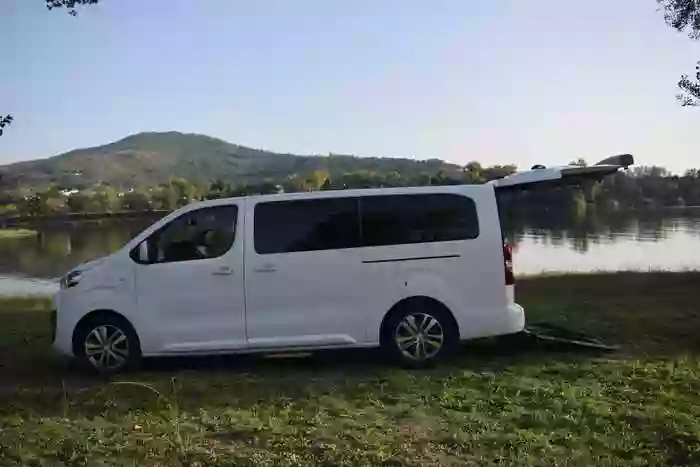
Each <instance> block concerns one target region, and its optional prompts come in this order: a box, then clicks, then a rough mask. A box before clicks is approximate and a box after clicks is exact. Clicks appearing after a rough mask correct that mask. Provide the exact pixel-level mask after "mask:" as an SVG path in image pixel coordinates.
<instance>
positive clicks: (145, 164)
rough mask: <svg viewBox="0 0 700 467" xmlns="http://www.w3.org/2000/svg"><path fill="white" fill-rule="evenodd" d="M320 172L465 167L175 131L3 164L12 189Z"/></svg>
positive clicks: (254, 178) (431, 170)
mask: <svg viewBox="0 0 700 467" xmlns="http://www.w3.org/2000/svg"><path fill="white" fill-rule="evenodd" d="M314 170H327V171H329V172H330V174H331V176H333V175H340V174H343V173H348V172H357V171H372V172H376V173H378V174H386V173H389V172H392V171H396V172H399V173H401V174H402V175H404V176H407V175H418V174H422V173H428V174H435V173H437V172H438V171H440V170H443V171H445V172H453V171H457V170H460V167H459V166H457V165H454V164H448V163H446V162H444V161H441V160H438V159H430V160H422V161H420V160H415V159H396V158H377V157H356V156H347V155H333V156H332V157H327V156H299V155H294V154H280V153H274V152H270V151H265V150H261V149H252V148H248V147H245V146H239V145H236V144H232V143H229V142H226V141H223V140H220V139H217V138H212V137H209V136H205V135H199V134H185V133H180V132H175V131H172V132H166V133H155V132H148V133H138V134H134V135H131V136H127V137H126V138H123V139H121V140H119V141H116V142H113V143H109V144H105V145H103V146H97V147H92V148H85V149H76V150H73V151H70V152H67V153H64V154H60V155H58V156H54V157H49V158H48V159H40V160H33V161H26V162H17V163H14V164H10V165H5V166H0V174H2V178H3V185H5V186H6V187H8V186H9V187H18V186H46V185H48V184H57V185H59V186H61V187H63V188H82V187H86V186H90V185H93V184H95V183H99V182H103V183H109V184H111V185H114V186H121V187H131V186H144V185H154V184H158V183H163V182H166V181H167V180H168V179H169V178H170V177H183V178H186V179H189V180H192V181H197V182H205V181H211V180H214V179H217V178H218V179H221V180H223V181H226V182H230V183H257V182H261V181H263V180H266V179H270V180H273V181H279V180H283V179H284V178H285V177H287V176H290V175H293V174H307V173H311V172H313V171H314Z"/></svg>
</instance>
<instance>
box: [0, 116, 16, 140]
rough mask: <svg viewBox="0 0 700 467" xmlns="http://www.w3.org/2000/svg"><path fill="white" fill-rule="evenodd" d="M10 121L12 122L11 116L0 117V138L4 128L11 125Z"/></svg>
mask: <svg viewBox="0 0 700 467" xmlns="http://www.w3.org/2000/svg"><path fill="white" fill-rule="evenodd" d="M12 120H14V117H13V116H12V115H5V116H4V117H3V116H0V136H2V133H3V130H4V129H5V127H6V126H8V125H9V124H10V123H12Z"/></svg>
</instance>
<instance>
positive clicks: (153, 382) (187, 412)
mask: <svg viewBox="0 0 700 467" xmlns="http://www.w3.org/2000/svg"><path fill="white" fill-rule="evenodd" d="M698 279H699V277H698V274H697V273H668V274H663V273H659V274H656V273H647V274H637V273H617V274H601V275H569V276H557V277H543V278H530V279H526V280H522V281H521V282H520V283H519V286H518V289H517V294H518V296H517V299H518V301H519V302H520V303H522V304H523V305H524V306H525V309H526V310H527V313H528V319H531V320H542V319H546V320H549V321H552V322H555V323H557V324H561V325H564V326H566V327H567V328H569V329H580V330H583V331H587V332H589V333H592V334H594V335H596V336H599V337H601V338H602V339H604V340H605V341H606V342H610V343H615V344H619V345H621V346H622V351H621V352H620V353H618V354H612V355H607V358H599V356H598V355H595V354H589V353H585V352H581V351H575V350H569V351H566V350H562V349H556V348H546V347H545V348H541V349H538V348H536V347H534V346H529V345H526V344H523V343H520V344H519V343H518V341H517V340H513V339H499V340H487V341H477V342H471V343H469V344H468V345H467V346H466V348H465V349H464V350H463V352H462V354H461V355H460V356H459V357H458V358H457V359H456V360H455V361H454V362H452V363H449V364H444V365H441V366H439V367H437V368H432V369H427V370H424V371H409V370H405V369H398V368H394V367H391V366H389V365H387V364H385V363H384V362H382V361H381V359H379V358H376V356H377V355H376V354H375V353H374V352H353V353H349V354H347V355H346V354H343V353H332V352H329V353H325V354H320V355H318V356H316V357H314V358H301V359H300V358H296V359H290V358H287V359H260V358H256V359H237V358H227V359H223V358H222V359H219V358H211V359H196V360H195V359H188V360H184V361H180V360H168V361H155V362H146V364H145V368H144V369H143V370H142V371H141V372H139V373H137V374H131V375H122V376H120V377H118V378H117V379H116V381H111V382H105V381H101V380H99V379H87V378H85V377H83V376H81V375H79V374H77V373H76V372H73V371H71V370H70V369H69V368H68V367H67V365H66V364H65V363H64V362H63V361H62V360H61V359H58V358H55V357H54V356H53V355H52V352H51V349H50V330H49V319H48V311H49V309H50V302H49V301H48V300H42V299H26V298H25V299H19V298H17V299H0V350H2V352H0V456H2V459H3V462H2V464H3V465H7V466H15V465H16V466H24V465H74V466H78V465H89V466H93V465H95V466H97V465H104V466H133V465H139V466H163V465H168V466H190V467H191V466H215V465H245V466H248V465H250V466H253V465H327V466H330V465H386V466H389V465H397V466H398V465H402V466H413V465H416V466H418V465H496V464H497V465H501V466H552V465H562V466H563V465H566V466H579V465H580V466H586V465H596V466H619V465H698V464H699V463H700V453H699V452H698V448H697V447H698V445H699V443H700V435H699V433H700V396H699V394H700V385H699V383H698V381H700V359H699V357H698V351H699V350H700V347H698V342H697V338H696V334H695V333H693V332H692V331H689V330H692V329H697V327H698V326H700V321H699V316H700V315H698V313H697V293H696V290H697V283H698Z"/></svg>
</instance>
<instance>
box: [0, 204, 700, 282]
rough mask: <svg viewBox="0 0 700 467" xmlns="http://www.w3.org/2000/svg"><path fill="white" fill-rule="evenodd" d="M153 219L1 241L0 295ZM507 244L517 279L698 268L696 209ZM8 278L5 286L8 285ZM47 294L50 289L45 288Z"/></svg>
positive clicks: (547, 227) (517, 236)
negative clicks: (566, 273) (511, 247)
mask: <svg viewBox="0 0 700 467" xmlns="http://www.w3.org/2000/svg"><path fill="white" fill-rule="evenodd" d="M152 221H153V219H141V220H129V221H119V222H114V221H103V222H101V223H82V224H73V225H59V226H52V227H44V228H41V229H40V230H39V235H37V236H36V237H28V238H17V239H6V240H0V294H3V293H12V292H13V291H15V292H17V293H29V292H28V291H31V290H38V289H41V290H46V287H47V282H42V281H38V282H37V281H33V282H27V281H26V280H20V279H21V278H32V279H40V280H41V279H44V280H55V279H56V278H58V277H60V276H61V275H62V274H63V273H65V272H66V271H67V270H68V269H70V268H72V267H74V266H75V265H77V264H79V263H82V262H84V261H89V260H92V259H95V258H98V257H100V256H104V255H106V254H109V253H111V252H113V251H115V250H117V249H119V248H120V247H121V246H122V245H124V243H126V242H127V241H128V240H129V239H131V238H133V237H134V236H135V235H137V234H138V233H139V232H141V231H142V230H143V229H144V228H146V227H147V226H148V225H149V224H150V223H151V222H152ZM504 226H505V230H506V237H507V239H508V241H509V242H510V243H512V244H513V245H514V246H515V267H516V271H517V272H518V273H519V274H523V273H538V272H542V271H591V270H617V269H638V270H640V269H641V270H646V269H668V270H682V269H700V255H695V254H694V247H695V245H697V243H698V240H700V210H684V211H676V212H666V213H664V214H663V215H661V214H634V213H617V214H605V215H604V214H598V215H588V216H585V217H582V218H572V217H568V216H557V215H552V214H549V213H544V214H539V215H532V214H530V215H528V218H527V219H524V218H521V217H519V216H518V215H509V216H507V218H505V219H504ZM10 278H12V280H10ZM48 284H49V285H50V288H51V287H53V288H55V284H51V283H48Z"/></svg>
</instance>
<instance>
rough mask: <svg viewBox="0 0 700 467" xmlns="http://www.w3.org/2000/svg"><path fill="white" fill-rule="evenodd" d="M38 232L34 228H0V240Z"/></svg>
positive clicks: (27, 235) (22, 236)
mask: <svg viewBox="0 0 700 467" xmlns="http://www.w3.org/2000/svg"><path fill="white" fill-rule="evenodd" d="M38 234H39V232H37V231H36V230H31V229H10V228H7V229H0V240H9V239H13V238H25V237H35V236H37V235H38Z"/></svg>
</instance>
